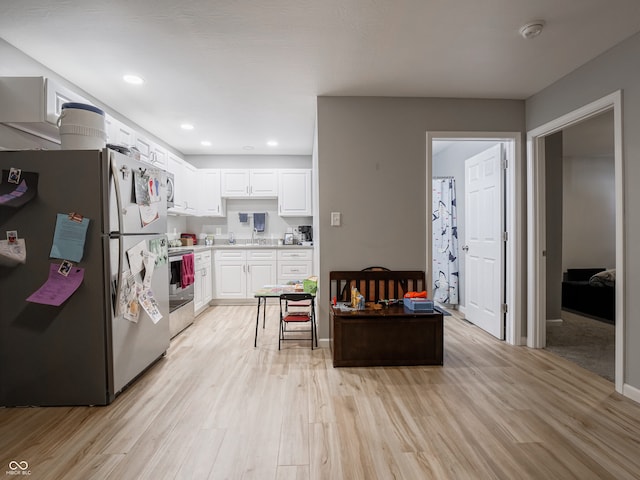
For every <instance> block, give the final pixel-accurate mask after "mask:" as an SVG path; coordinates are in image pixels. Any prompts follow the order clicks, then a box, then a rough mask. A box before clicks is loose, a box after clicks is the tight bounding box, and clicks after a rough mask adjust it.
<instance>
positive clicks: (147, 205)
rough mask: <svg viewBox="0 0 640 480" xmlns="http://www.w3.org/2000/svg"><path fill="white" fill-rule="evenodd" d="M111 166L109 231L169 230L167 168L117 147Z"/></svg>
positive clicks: (111, 153)
mask: <svg viewBox="0 0 640 480" xmlns="http://www.w3.org/2000/svg"><path fill="white" fill-rule="evenodd" d="M109 166H110V181H109V192H110V193H109V202H108V208H109V211H108V218H109V233H121V234H138V233H144V234H147V233H165V232H166V231H167V180H166V172H165V171H164V170H160V169H159V168H156V167H153V166H151V165H147V164H145V163H143V162H140V161H138V160H135V159H133V158H131V157H127V156H126V155H122V154H121V153H118V152H115V151H113V150H109Z"/></svg>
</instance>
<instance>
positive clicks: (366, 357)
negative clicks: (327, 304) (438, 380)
mask: <svg viewBox="0 0 640 480" xmlns="http://www.w3.org/2000/svg"><path fill="white" fill-rule="evenodd" d="M330 329H331V331H330V335H329V336H330V338H331V350H332V353H333V366H334V367H370V366H398V365H442V354H443V334H444V332H443V316H442V313H440V312H437V311H436V312H433V313H424V312H414V311H411V310H409V309H406V308H405V307H404V306H401V305H400V306H397V305H394V306H390V307H388V308H383V309H380V310H374V309H366V310H355V311H342V310H340V309H339V308H337V307H331V312H330Z"/></svg>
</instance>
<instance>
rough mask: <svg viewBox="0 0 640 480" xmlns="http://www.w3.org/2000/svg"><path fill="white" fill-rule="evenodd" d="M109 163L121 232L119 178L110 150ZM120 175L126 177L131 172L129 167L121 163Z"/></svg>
mask: <svg viewBox="0 0 640 480" xmlns="http://www.w3.org/2000/svg"><path fill="white" fill-rule="evenodd" d="M109 164H110V165H111V178H112V180H113V186H114V188H115V191H116V209H117V211H118V229H117V231H118V232H122V226H123V224H124V221H123V218H122V215H123V213H124V212H123V211H122V193H121V192H120V181H119V180H120V179H119V178H118V169H117V165H116V162H115V160H114V159H113V158H112V154H111V152H110V153H109ZM121 171H122V175H123V177H124V178H127V177H128V176H129V174H130V173H131V172H130V171H129V167H127V166H126V165H123V166H122V168H121Z"/></svg>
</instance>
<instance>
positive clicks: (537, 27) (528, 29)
mask: <svg viewBox="0 0 640 480" xmlns="http://www.w3.org/2000/svg"><path fill="white" fill-rule="evenodd" d="M543 28H544V20H534V21H533V22H529V23H527V24H525V25H523V26H522V27H520V35H522V38H526V39H529V38H534V37H537V36H538V35H540V32H542V29H543Z"/></svg>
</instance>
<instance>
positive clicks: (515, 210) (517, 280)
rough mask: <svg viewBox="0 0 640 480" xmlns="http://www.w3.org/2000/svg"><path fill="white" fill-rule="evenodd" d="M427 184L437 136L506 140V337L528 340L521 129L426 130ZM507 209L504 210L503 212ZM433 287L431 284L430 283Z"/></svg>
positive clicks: (428, 269) (514, 340)
mask: <svg viewBox="0 0 640 480" xmlns="http://www.w3.org/2000/svg"><path fill="white" fill-rule="evenodd" d="M426 136H427V158H426V162H427V168H426V170H427V172H426V174H427V178H426V182H427V185H428V186H430V185H431V178H432V177H433V173H432V172H433V169H432V164H433V161H432V158H433V149H432V144H433V141H434V140H483V141H486V140H495V141H496V142H503V143H505V151H506V152H507V158H508V159H509V164H508V168H507V169H506V170H505V202H504V208H505V209H506V216H505V231H506V232H507V238H508V241H507V245H506V253H505V258H504V261H505V265H506V270H505V273H504V275H505V278H504V285H505V299H504V301H505V303H506V304H507V306H508V307H507V312H506V325H505V341H506V342H507V343H509V344H511V345H524V344H525V343H526V340H525V338H524V337H523V328H522V327H523V323H522V320H521V319H522V318H523V315H522V299H523V295H522V293H523V285H524V277H523V276H522V273H521V272H522V271H523V268H522V266H523V262H522V255H520V252H523V251H524V250H523V249H524V245H523V243H522V241H523V234H522V232H523V221H522V217H523V216H522V215H520V214H519V212H521V211H522V209H523V203H522V195H521V193H520V192H522V171H521V170H522V167H521V165H522V153H523V149H522V134H521V133H520V132H427V134H426ZM426 190H427V192H426V193H427V195H426V196H427V198H426V205H427V212H428V215H429V216H430V215H431V212H432V211H433V207H432V198H431V197H432V195H431V188H427V189H426ZM503 213H504V212H503ZM426 224H427V232H426V234H427V237H426V238H427V242H426V244H427V265H426V266H425V271H426V272H427V275H426V277H427V278H426V280H427V285H429V286H431V285H433V272H432V271H431V270H432V254H433V253H432V248H433V241H432V240H433V236H432V235H433V234H432V230H431V226H432V222H431V221H427V222H426ZM429 288H430V287H429Z"/></svg>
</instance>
